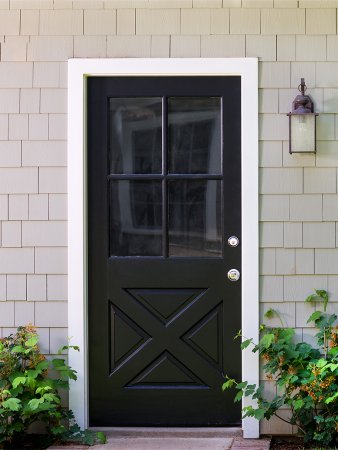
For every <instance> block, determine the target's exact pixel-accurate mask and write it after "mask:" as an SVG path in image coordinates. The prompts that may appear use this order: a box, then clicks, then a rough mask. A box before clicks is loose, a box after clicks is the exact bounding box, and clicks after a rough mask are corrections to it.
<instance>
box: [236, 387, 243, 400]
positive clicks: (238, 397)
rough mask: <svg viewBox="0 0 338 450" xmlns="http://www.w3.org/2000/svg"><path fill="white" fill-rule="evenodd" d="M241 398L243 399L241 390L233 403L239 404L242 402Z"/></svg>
mask: <svg viewBox="0 0 338 450" xmlns="http://www.w3.org/2000/svg"><path fill="white" fill-rule="evenodd" d="M242 397H243V391H242V390H241V391H238V392H237V394H236V396H235V398H234V402H235V403H237V402H240V401H241V400H242Z"/></svg>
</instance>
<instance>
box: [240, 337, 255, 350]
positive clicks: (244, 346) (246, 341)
mask: <svg viewBox="0 0 338 450" xmlns="http://www.w3.org/2000/svg"><path fill="white" fill-rule="evenodd" d="M251 342H252V339H246V340H245V341H243V342H242V343H241V349H242V350H244V349H245V348H247V347H248V346H249V345H250V344H251Z"/></svg>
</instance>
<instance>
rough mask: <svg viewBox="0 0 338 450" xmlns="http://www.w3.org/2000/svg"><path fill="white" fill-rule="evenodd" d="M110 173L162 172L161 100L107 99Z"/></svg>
mask: <svg viewBox="0 0 338 450" xmlns="http://www.w3.org/2000/svg"><path fill="white" fill-rule="evenodd" d="M109 113H110V114H109V122H110V123H109V128H110V142H109V147H110V173H115V174H119V173H130V174H131V173H149V174H150V173H161V172H162V99H161V98H158V97H149V98H110V99H109Z"/></svg>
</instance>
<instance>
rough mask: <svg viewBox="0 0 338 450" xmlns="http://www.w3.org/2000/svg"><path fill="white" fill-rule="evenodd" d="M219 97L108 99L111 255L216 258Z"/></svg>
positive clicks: (218, 244) (219, 185) (219, 242)
mask: <svg viewBox="0 0 338 450" xmlns="http://www.w3.org/2000/svg"><path fill="white" fill-rule="evenodd" d="M221 111H222V99H221V97H163V98H160V97H137V98H128V97H125V98H115V97H114V98H110V99H109V167H110V173H109V174H108V183H109V193H110V199H109V205H110V208H109V222H110V223H109V225H110V226H109V242H110V244H109V247H110V255H111V256H115V257H116V256H119V257H121V256H132V257H135V256H155V257H156V256H157V257H221V256H222V230H221V228H222V227H221V223H222V214H223V212H222V204H223V202H222V114H221Z"/></svg>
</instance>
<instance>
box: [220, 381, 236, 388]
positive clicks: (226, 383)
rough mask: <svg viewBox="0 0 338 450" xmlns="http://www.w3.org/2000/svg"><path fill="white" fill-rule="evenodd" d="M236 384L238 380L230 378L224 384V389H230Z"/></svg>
mask: <svg viewBox="0 0 338 450" xmlns="http://www.w3.org/2000/svg"><path fill="white" fill-rule="evenodd" d="M234 384H236V380H234V379H233V378H228V381H226V382H225V383H223V385H222V391H225V389H230V388H231V387H232V386H233V385H234Z"/></svg>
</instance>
